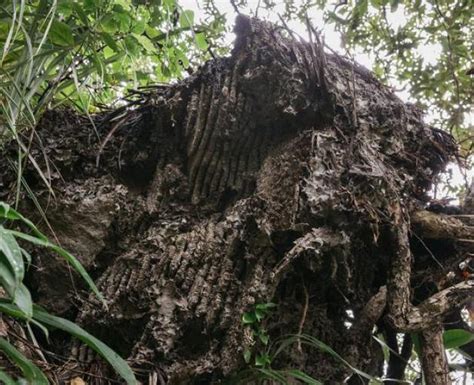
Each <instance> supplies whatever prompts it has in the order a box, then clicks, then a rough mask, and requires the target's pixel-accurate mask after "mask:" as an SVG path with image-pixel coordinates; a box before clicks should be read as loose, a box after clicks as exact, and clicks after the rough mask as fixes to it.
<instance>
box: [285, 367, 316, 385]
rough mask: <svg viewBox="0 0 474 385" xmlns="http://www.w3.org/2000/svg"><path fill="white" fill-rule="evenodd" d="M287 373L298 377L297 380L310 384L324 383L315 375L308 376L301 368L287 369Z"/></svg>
mask: <svg viewBox="0 0 474 385" xmlns="http://www.w3.org/2000/svg"><path fill="white" fill-rule="evenodd" d="M286 373H287V374H288V376H290V377H293V378H296V379H297V380H301V381H303V383H305V384H308V385H323V383H322V382H319V381H318V380H315V379H314V378H313V377H311V376H308V375H307V374H306V373H304V372H302V371H301V370H297V369H291V370H287V371H286Z"/></svg>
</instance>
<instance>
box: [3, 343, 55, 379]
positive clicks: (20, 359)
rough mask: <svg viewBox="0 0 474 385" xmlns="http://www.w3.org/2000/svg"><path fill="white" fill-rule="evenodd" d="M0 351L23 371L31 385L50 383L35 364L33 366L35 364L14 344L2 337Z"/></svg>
mask: <svg viewBox="0 0 474 385" xmlns="http://www.w3.org/2000/svg"><path fill="white" fill-rule="evenodd" d="M0 350H1V351H2V352H3V353H5V355H6V356H7V357H8V358H9V359H10V360H11V361H12V362H14V363H15V365H17V366H18V367H19V368H20V369H21V371H22V373H23V375H24V376H25V378H26V379H27V380H28V382H29V383H30V384H34V385H48V384H49V381H48V379H47V378H46V376H45V375H44V373H43V372H42V371H41V370H40V369H39V368H38V367H37V366H36V365H35V364H33V362H31V361H30V360H29V359H28V358H26V357H25V356H24V355H23V354H22V353H20V352H19V351H18V350H17V349H16V348H15V347H14V346H13V345H12V344H10V343H9V342H8V341H7V340H6V339H4V338H2V337H0Z"/></svg>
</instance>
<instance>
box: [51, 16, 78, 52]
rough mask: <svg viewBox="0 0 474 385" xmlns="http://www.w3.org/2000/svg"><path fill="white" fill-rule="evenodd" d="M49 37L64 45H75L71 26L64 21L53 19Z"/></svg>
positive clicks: (57, 43) (53, 41)
mask: <svg viewBox="0 0 474 385" xmlns="http://www.w3.org/2000/svg"><path fill="white" fill-rule="evenodd" d="M49 39H50V40H51V42H52V43H53V44H56V45H60V46H63V47H72V46H73V45H74V36H73V34H72V30H71V27H69V25H67V24H66V23H63V22H62V21H57V20H55V21H53V24H52V25H51V29H50V30H49Z"/></svg>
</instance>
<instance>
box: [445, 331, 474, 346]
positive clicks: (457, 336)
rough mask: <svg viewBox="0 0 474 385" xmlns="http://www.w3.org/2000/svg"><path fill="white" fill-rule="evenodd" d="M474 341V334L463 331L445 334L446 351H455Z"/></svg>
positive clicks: (446, 332)
mask: <svg viewBox="0 0 474 385" xmlns="http://www.w3.org/2000/svg"><path fill="white" fill-rule="evenodd" d="M471 341H474V333H470V332H469V331H467V330H463V329H451V330H446V331H445V332H444V333H443V343H444V347H445V349H455V348H459V347H460V346H463V345H466V344H468V343H469V342H471Z"/></svg>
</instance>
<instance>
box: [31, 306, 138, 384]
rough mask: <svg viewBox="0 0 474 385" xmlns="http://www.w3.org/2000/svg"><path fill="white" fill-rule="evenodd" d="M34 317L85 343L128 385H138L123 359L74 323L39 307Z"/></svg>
mask: <svg viewBox="0 0 474 385" xmlns="http://www.w3.org/2000/svg"><path fill="white" fill-rule="evenodd" d="M33 316H34V319H36V320H37V321H39V322H41V323H42V324H44V325H46V326H49V327H53V328H56V329H60V330H62V331H65V332H67V333H69V334H71V335H73V336H74V337H76V338H78V339H79V340H81V341H82V342H84V343H85V344H86V345H87V346H89V347H90V348H91V349H93V350H94V351H95V352H96V353H98V354H99V355H100V356H101V357H102V358H103V359H104V360H106V361H107V362H108V363H109V364H110V365H111V366H112V367H113V368H114V370H115V371H116V372H117V373H118V374H119V375H120V376H121V377H122V378H123V379H124V380H125V381H126V383H127V384H128V385H137V384H138V382H137V380H136V378H135V375H134V374H133V372H132V370H131V369H130V367H129V366H128V364H127V363H126V361H125V360H124V359H123V358H121V357H120V356H119V355H118V354H117V353H115V352H114V351H113V350H112V349H110V348H109V347H108V346H107V345H105V344H104V343H103V342H102V341H100V340H98V339H97V338H95V337H94V336H92V335H91V334H89V333H88V332H86V331H85V330H84V329H82V328H81V327H79V326H78V325H76V324H75V323H74V322H71V321H68V320H66V319H64V318H60V317H56V316H53V315H51V314H48V313H46V312H45V311H43V310H41V309H39V308H37V307H35V311H34V315H33Z"/></svg>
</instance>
